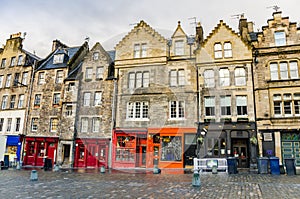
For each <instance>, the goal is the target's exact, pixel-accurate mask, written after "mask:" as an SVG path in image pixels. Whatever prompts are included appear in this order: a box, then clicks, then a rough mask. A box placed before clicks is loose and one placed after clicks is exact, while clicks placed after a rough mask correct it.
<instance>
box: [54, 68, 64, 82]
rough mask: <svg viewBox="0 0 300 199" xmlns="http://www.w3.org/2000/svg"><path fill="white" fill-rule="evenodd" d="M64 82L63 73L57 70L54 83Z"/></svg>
mask: <svg viewBox="0 0 300 199" xmlns="http://www.w3.org/2000/svg"><path fill="white" fill-rule="evenodd" d="M63 80H64V71H62V70H58V71H57V72H56V80H55V83H62V82H63Z"/></svg>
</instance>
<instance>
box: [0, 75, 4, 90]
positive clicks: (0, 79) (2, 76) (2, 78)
mask: <svg viewBox="0 0 300 199" xmlns="http://www.w3.org/2000/svg"><path fill="white" fill-rule="evenodd" d="M3 80H4V75H0V88H2V87H3Z"/></svg>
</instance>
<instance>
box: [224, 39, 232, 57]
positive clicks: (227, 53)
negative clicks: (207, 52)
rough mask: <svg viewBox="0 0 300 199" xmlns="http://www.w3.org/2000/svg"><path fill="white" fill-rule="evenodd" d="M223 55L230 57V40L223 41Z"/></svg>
mask: <svg viewBox="0 0 300 199" xmlns="http://www.w3.org/2000/svg"><path fill="white" fill-rule="evenodd" d="M224 57H225V58H227V57H232V48H231V43H230V42H225V43H224Z"/></svg>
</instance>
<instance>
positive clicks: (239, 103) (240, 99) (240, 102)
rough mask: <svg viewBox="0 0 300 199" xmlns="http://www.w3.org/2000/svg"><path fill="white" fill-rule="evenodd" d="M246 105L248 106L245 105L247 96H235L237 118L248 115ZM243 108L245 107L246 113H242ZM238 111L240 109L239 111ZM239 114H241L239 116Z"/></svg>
mask: <svg viewBox="0 0 300 199" xmlns="http://www.w3.org/2000/svg"><path fill="white" fill-rule="evenodd" d="M247 104H248V103H247V95H238V96H236V114H237V116H247V115H248V106H247ZM239 107H240V108H239ZM245 107H246V112H245V113H244V108H245ZM238 109H240V111H239V110H238ZM239 112H241V114H239Z"/></svg>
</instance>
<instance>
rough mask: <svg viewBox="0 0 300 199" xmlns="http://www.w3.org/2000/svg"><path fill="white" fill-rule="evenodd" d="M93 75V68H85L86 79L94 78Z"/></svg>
mask: <svg viewBox="0 0 300 199" xmlns="http://www.w3.org/2000/svg"><path fill="white" fill-rule="evenodd" d="M92 75H93V69H92V68H86V69H85V79H92Z"/></svg>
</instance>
